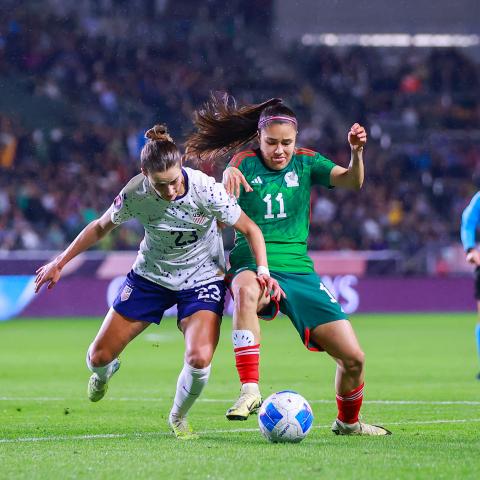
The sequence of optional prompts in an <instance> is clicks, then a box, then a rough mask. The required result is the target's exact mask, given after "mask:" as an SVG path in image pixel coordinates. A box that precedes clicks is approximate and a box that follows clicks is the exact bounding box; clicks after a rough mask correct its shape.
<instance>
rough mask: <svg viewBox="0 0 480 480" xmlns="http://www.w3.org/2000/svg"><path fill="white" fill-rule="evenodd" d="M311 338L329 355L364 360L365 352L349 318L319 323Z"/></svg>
mask: <svg viewBox="0 0 480 480" xmlns="http://www.w3.org/2000/svg"><path fill="white" fill-rule="evenodd" d="M311 339H312V341H313V342H315V343H316V344H318V345H321V346H322V348H323V350H325V351H326V352H327V353H328V354H329V355H331V356H332V357H334V358H335V359H339V360H342V361H345V362H347V361H361V362H363V352H362V349H361V347H360V344H359V342H358V339H357V336H356V335H355V331H354V330H353V327H352V325H351V323H350V322H349V321H348V320H337V321H334V322H328V323H324V324H322V325H318V326H317V327H315V328H314V329H313V330H312V332H311Z"/></svg>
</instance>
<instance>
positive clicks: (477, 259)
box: [467, 248, 480, 267]
mask: <svg viewBox="0 0 480 480" xmlns="http://www.w3.org/2000/svg"><path fill="white" fill-rule="evenodd" d="M467 262H468V263H473V265H477V267H478V266H480V252H479V251H478V250H477V249H476V248H474V249H473V250H470V251H469V252H468V253H467Z"/></svg>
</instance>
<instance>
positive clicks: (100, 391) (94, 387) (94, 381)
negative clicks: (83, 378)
mask: <svg viewBox="0 0 480 480" xmlns="http://www.w3.org/2000/svg"><path fill="white" fill-rule="evenodd" d="M119 368H120V360H119V359H118V358H117V361H116V362H115V364H114V365H113V367H112V373H111V374H110V377H109V379H110V378H111V377H112V375H113V374H114V373H115V372H116V371H117V370H118V369H119ZM107 390H108V380H107V381H105V382H104V381H103V380H100V377H99V376H98V375H97V374H96V373H93V374H92V375H91V376H90V379H89V380H88V387H87V395H88V398H89V400H90V401H91V402H98V401H99V400H101V399H102V398H103V397H104V396H105V394H106V393H107Z"/></svg>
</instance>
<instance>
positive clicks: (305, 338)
mask: <svg viewBox="0 0 480 480" xmlns="http://www.w3.org/2000/svg"><path fill="white" fill-rule="evenodd" d="M244 270H253V271H254V272H256V267H255V266H250V265H249V266H248V267H241V268H236V269H231V270H229V272H228V274H227V277H226V281H227V284H228V283H229V282H230V281H231V280H232V279H233V277H234V276H235V275H237V274H238V273H240V272H242V271H244ZM270 275H271V276H272V277H273V278H275V280H277V281H278V283H279V284H280V287H282V289H283V291H284V292H285V294H286V296H287V298H282V299H281V301H280V305H279V306H278V305H277V304H276V302H275V301H273V300H272V302H270V305H269V306H268V307H267V308H265V309H264V310H263V311H262V312H260V314H259V316H260V317H261V318H265V319H266V318H269V319H273V318H274V317H275V315H276V314H277V313H278V310H279V309H280V311H281V312H282V313H284V314H285V315H287V316H288V317H289V318H290V321H291V322H292V323H293V326H294V327H295V329H296V330H297V332H298V334H299V335H300V338H301V339H302V342H303V344H304V345H305V346H306V347H307V348H308V349H309V350H312V351H323V348H322V346H321V345H316V344H314V343H313V342H312V341H311V340H310V332H311V331H312V330H313V329H314V328H315V327H317V326H318V325H323V324H324V323H329V322H334V321H335V320H343V319H345V320H346V319H348V316H347V314H346V313H345V312H344V311H343V309H342V307H341V306H340V304H339V303H338V302H337V300H336V299H335V297H334V296H333V295H332V294H331V293H330V292H329V291H328V290H327V288H326V287H325V285H324V284H323V283H322V280H321V279H320V277H319V276H318V275H317V274H316V273H315V272H312V273H289V272H270Z"/></svg>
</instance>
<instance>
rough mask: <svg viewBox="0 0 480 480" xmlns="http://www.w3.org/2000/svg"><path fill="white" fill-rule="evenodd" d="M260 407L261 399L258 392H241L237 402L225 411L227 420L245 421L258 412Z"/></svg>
mask: <svg viewBox="0 0 480 480" xmlns="http://www.w3.org/2000/svg"><path fill="white" fill-rule="evenodd" d="M261 406H262V397H261V395H260V393H258V392H251V391H250V392H248V391H247V392H242V393H241V395H240V396H239V397H238V400H237V401H236V402H235V403H234V404H233V406H232V407H230V408H229V409H228V410H227V413H226V414H225V416H226V417H227V418H228V420H246V419H247V418H248V416H249V415H252V414H254V413H257V412H258V409H259V408H260V407H261Z"/></svg>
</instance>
